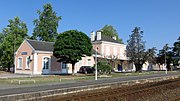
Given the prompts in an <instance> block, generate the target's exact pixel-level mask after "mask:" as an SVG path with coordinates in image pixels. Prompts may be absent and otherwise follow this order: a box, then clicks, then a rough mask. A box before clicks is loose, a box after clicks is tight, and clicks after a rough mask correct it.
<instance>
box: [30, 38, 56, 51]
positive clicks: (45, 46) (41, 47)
mask: <svg viewBox="0 0 180 101" xmlns="http://www.w3.org/2000/svg"><path fill="white" fill-rule="evenodd" d="M27 42H28V43H29V44H30V45H31V46H32V47H33V48H34V49H35V50H38V51H53V50H54V47H53V45H54V42H45V41H37V40H27Z"/></svg>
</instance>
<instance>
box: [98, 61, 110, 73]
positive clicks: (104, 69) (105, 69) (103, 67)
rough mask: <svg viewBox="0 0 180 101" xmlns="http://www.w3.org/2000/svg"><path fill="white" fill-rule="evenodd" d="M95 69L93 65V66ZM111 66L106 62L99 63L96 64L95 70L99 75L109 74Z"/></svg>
mask: <svg viewBox="0 0 180 101" xmlns="http://www.w3.org/2000/svg"><path fill="white" fill-rule="evenodd" d="M94 68H95V65H94ZM111 68H112V67H111V66H110V65H109V64H108V62H107V61H99V62H98V63H97V70H98V72H99V73H100V74H107V73H108V74H110V73H111Z"/></svg>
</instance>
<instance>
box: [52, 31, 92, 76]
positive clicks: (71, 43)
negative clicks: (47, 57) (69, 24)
mask: <svg viewBox="0 0 180 101" xmlns="http://www.w3.org/2000/svg"><path fill="white" fill-rule="evenodd" d="M91 52H92V44H91V41H90V38H89V37H88V36H87V35H86V34H84V33H83V32H80V31H77V30H69V31H65V32H63V33H61V34H59V35H58V37H57V40H56V41H55V44H54V51H53V55H54V56H55V57H56V58H58V59H59V62H65V63H71V64H72V74H73V75H74V66H75V63H77V62H78V61H80V60H81V59H82V57H84V56H91V54H92V53H91Z"/></svg>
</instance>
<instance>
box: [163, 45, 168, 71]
mask: <svg viewBox="0 0 180 101" xmlns="http://www.w3.org/2000/svg"><path fill="white" fill-rule="evenodd" d="M163 49H164V53H165V54H164V58H165V59H164V65H165V68H166V72H165V74H167V66H166V51H167V50H168V44H166V45H165V46H164V47H163Z"/></svg>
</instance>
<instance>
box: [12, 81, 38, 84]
mask: <svg viewBox="0 0 180 101" xmlns="http://www.w3.org/2000/svg"><path fill="white" fill-rule="evenodd" d="M13 82H18V84H19V85H20V84H21V83H22V82H33V83H36V80H11V83H13Z"/></svg>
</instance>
